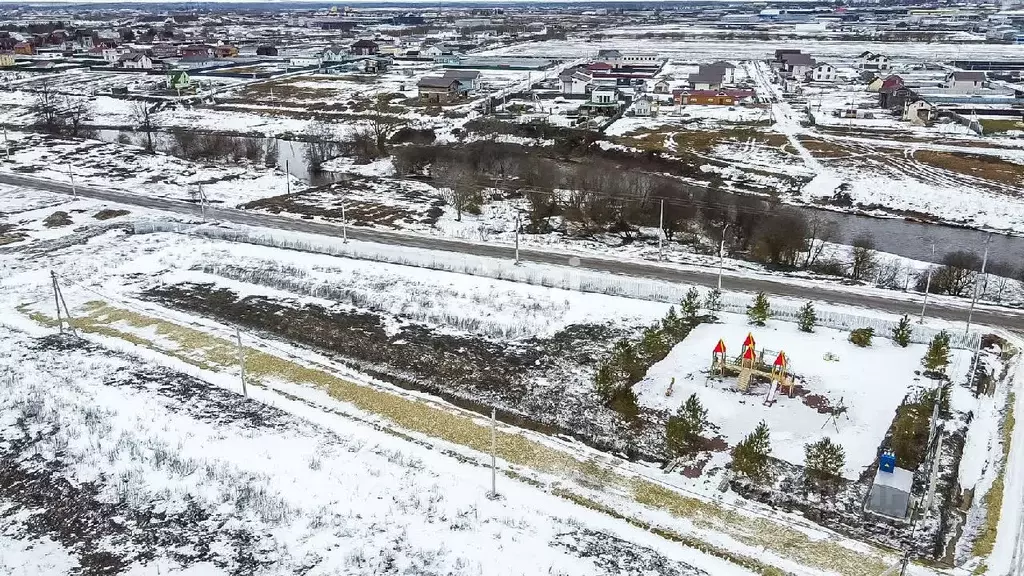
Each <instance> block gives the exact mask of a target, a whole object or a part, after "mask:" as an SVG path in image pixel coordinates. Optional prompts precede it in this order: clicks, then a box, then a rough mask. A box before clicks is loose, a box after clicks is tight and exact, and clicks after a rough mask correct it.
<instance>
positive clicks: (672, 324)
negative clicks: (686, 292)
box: [661, 306, 680, 337]
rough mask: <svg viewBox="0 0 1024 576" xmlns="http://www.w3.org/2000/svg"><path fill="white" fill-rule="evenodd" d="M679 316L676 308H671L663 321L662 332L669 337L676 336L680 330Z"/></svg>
mask: <svg viewBox="0 0 1024 576" xmlns="http://www.w3.org/2000/svg"><path fill="white" fill-rule="evenodd" d="M679 323H680V320H679V316H678V315H677V314H676V307H675V306H669V307H668V314H665V317H664V318H662V319H661V330H662V332H664V333H666V334H668V335H669V336H673V337H674V336H675V335H676V333H677V332H678V330H679Z"/></svg>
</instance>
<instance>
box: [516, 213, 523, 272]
mask: <svg viewBox="0 0 1024 576" xmlns="http://www.w3.org/2000/svg"><path fill="white" fill-rule="evenodd" d="M522 222H523V215H522V213H521V212H519V211H516V266H518V265H519V228H521V227H522Z"/></svg>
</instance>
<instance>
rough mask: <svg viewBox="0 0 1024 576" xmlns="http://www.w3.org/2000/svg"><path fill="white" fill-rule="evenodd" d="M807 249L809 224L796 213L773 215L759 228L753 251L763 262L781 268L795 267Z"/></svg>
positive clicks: (801, 215) (784, 212)
mask: <svg viewBox="0 0 1024 576" xmlns="http://www.w3.org/2000/svg"><path fill="white" fill-rule="evenodd" d="M806 249H807V222H806V220H805V218H804V215H803V214H802V213H800V212H796V211H790V210H785V211H780V212H778V213H775V214H772V215H771V216H769V217H768V219H767V220H765V221H764V222H763V223H762V224H760V225H759V226H758V227H757V231H756V232H755V233H754V238H753V240H752V241H751V250H752V251H753V253H754V254H755V255H756V256H757V257H758V258H759V259H760V260H761V261H762V262H765V263H769V264H775V265H779V266H795V265H796V263H797V258H799V255H800V254H801V253H803V252H804V251H806Z"/></svg>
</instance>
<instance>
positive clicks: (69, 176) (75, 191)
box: [68, 162, 78, 200]
mask: <svg viewBox="0 0 1024 576" xmlns="http://www.w3.org/2000/svg"><path fill="white" fill-rule="evenodd" d="M68 178H70V179H71V194H72V195H73V196H74V197H75V200H78V189H77V188H75V175H74V174H73V173H72V172H71V163H70V162H68Z"/></svg>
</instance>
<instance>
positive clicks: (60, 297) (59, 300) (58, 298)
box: [50, 270, 78, 336]
mask: <svg viewBox="0 0 1024 576" xmlns="http://www.w3.org/2000/svg"><path fill="white" fill-rule="evenodd" d="M50 280H52V281H53V303H54V304H55V305H56V306H57V328H58V329H59V330H60V333H61V334H63V333H64V320H63V319H62V318H61V315H60V308H61V305H63V306H64V317H65V318H67V323H68V332H71V333H72V334H74V335H76V336H77V335H78V333H77V332H75V326H74V324H72V323H71V312H70V311H68V303H67V302H65V301H64V292H62V291H61V289H60V283H58V282H57V273H56V272H54V271H53V270H50Z"/></svg>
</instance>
